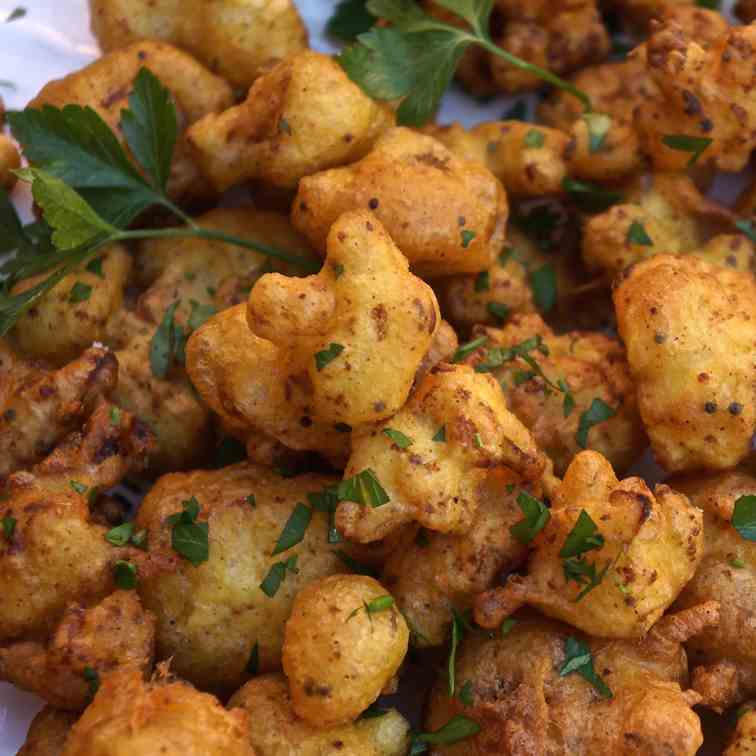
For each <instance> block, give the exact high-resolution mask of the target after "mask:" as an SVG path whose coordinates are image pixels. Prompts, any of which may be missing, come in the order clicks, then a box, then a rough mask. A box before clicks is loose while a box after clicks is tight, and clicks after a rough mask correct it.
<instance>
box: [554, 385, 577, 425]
mask: <svg viewBox="0 0 756 756" xmlns="http://www.w3.org/2000/svg"><path fill="white" fill-rule="evenodd" d="M557 386H559V389H560V390H561V391H562V393H563V394H564V402H563V403H562V413H563V414H564V416H565V417H569V416H570V415H571V414H572V410H574V409H575V397H574V396H573V395H572V391H570V387H569V386H568V385H567V381H566V380H565V379H564V378H560V379H559V380H558V381H557Z"/></svg>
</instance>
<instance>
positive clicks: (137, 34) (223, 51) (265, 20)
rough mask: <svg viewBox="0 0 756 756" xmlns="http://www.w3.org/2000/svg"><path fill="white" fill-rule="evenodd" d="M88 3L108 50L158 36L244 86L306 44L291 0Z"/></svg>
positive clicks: (100, 0) (94, 29) (92, 0)
mask: <svg viewBox="0 0 756 756" xmlns="http://www.w3.org/2000/svg"><path fill="white" fill-rule="evenodd" d="M89 8H90V19H91V24H92V33H93V34H94V36H95V37H96V38H97V41H98V42H99V43H100V47H101V48H102V49H103V50H104V51H105V52H110V51H111V50H116V49H118V48H121V47H124V46H125V45H129V44H131V43H132V42H137V41H139V40H143V39H159V40H160V41H162V42H169V43H171V44H174V45H176V46H177V47H180V48H182V49H184V50H186V51H187V52H190V53H191V54H192V55H194V56H195V57H196V58H197V60H199V61H200V62H201V63H203V64H204V65H205V66H207V68H209V69H210V70H211V71H213V72H215V73H217V74H219V75H220V76H222V77H223V78H224V79H227V80H228V81H229V82H231V84H233V85H234V86H236V87H241V88H247V87H249V86H250V85H251V84H252V82H253V81H254V80H255V79H256V78H257V77H258V76H260V74H261V73H263V72H264V70H265V66H266V64H267V63H268V62H269V61H270V60H272V59H275V58H285V57H286V56H287V55H292V54H294V53H297V52H299V51H300V50H304V49H306V48H307V29H306V28H305V25H304V23H303V22H302V19H301V17H300V15H299V13H298V11H297V6H296V5H295V4H294V3H293V2H292V0H221V2H218V0H192V2H190V3H185V2H181V0H157V1H156V0H90V1H89Z"/></svg>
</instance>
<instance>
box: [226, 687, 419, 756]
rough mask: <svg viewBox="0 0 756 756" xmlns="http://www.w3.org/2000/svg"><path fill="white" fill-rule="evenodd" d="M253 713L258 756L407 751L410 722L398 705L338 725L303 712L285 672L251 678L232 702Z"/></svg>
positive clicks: (365, 755)
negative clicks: (322, 723) (317, 722)
mask: <svg viewBox="0 0 756 756" xmlns="http://www.w3.org/2000/svg"><path fill="white" fill-rule="evenodd" d="M228 706H229V708H231V709H233V708H236V707H240V708H242V709H244V710H246V711H247V712H248V713H249V715H250V716H249V742H250V743H251V744H252V745H253V746H254V748H255V753H257V755H258V756H404V755H405V754H406V753H407V749H408V748H409V724H408V723H407V722H406V720H405V719H404V717H403V716H402V715H401V714H400V713H399V712H398V711H396V710H395V709H390V710H387V711H386V712H385V714H383V715H381V716H377V717H370V718H367V719H358V720H357V721H355V722H349V723H347V724H343V725H336V726H335V727H326V728H323V727H316V726H313V725H311V724H308V723H307V722H305V721H304V720H303V719H300V718H299V717H297V715H296V714H295V713H294V709H293V707H292V703H291V697H290V696H289V685H288V683H287V681H286V678H285V677H284V676H283V675H281V674H277V675H274V674H271V675H262V676H261V677H256V678H255V679H254V680H250V681H249V682H248V683H247V684H246V685H245V686H244V687H243V688H242V689H241V690H239V691H237V692H236V693H235V694H234V695H233V696H232V697H231V700H230V701H229V702H228Z"/></svg>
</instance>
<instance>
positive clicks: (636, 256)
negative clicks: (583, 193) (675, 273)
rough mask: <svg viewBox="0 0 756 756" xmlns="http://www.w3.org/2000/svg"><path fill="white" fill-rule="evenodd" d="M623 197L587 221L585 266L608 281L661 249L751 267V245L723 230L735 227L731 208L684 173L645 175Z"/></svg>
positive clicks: (662, 251) (584, 238)
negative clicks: (710, 197) (708, 196)
mask: <svg viewBox="0 0 756 756" xmlns="http://www.w3.org/2000/svg"><path fill="white" fill-rule="evenodd" d="M625 199H626V200H627V202H626V203H624V204H621V205H613V206H612V207H610V208H609V209H608V210H606V211H605V212H603V213H600V214H598V215H594V216H593V217H591V218H590V219H589V220H588V221H587V223H586V224H585V228H584V231H583V243H582V247H583V249H582V251H583V261H584V262H585V264H586V266H587V267H588V269H589V270H593V271H603V272H604V273H605V275H606V277H607V278H608V279H609V280H612V279H614V277H615V276H616V275H617V273H619V272H620V271H621V270H623V269H624V268H626V267H627V266H628V265H631V264H632V263H635V262H638V261H640V260H643V259H645V258H647V257H651V256H653V255H656V254H659V253H665V254H682V253H692V254H694V255H696V256H697V257H700V258H702V259H703V260H707V261H708V262H710V263H712V264H715V265H723V266H727V267H731V268H735V269H736V270H744V271H748V270H751V269H752V266H753V257H754V251H753V245H752V244H751V243H750V242H749V241H748V240H747V239H746V238H745V237H744V236H741V235H726V233H725V232H728V231H734V230H735V217H734V215H733V213H732V212H731V211H730V210H728V209H727V208H725V207H723V206H722V205H719V204H717V203H716V202H712V201H711V200H708V199H706V197H704V196H703V195H702V194H701V193H700V192H699V191H698V189H697V188H696V185H695V184H694V183H693V181H691V179H690V178H688V177H687V176H684V175H682V174H672V173H660V174H654V175H652V176H651V177H643V178H642V179H640V180H638V181H637V182H634V184H633V185H632V186H631V187H630V191H628V192H627V193H626V195H625ZM638 226H640V227H641V228H640V229H639V228H638ZM631 229H632V231H631ZM642 232H645V235H646V236H647V237H648V238H647V239H646V238H645V237H644V235H643V233H642ZM717 234H719V235H717ZM648 239H650V240H651V243H650V244H649V242H648Z"/></svg>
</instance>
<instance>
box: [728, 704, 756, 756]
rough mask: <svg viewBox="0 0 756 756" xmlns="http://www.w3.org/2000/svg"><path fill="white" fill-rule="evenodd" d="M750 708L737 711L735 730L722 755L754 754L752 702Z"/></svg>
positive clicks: (755, 728)
mask: <svg viewBox="0 0 756 756" xmlns="http://www.w3.org/2000/svg"><path fill="white" fill-rule="evenodd" d="M749 706H750V708H746V709H745V710H744V711H742V712H740V711H738V721H737V725H736V726H735V732H733V733H732V738H731V739H730V744H729V745H728V746H727V748H726V750H725V751H724V753H723V754H722V756H754V754H756V711H754V708H753V706H754V704H753V702H751V703H750V705H749Z"/></svg>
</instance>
